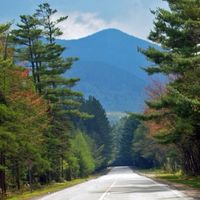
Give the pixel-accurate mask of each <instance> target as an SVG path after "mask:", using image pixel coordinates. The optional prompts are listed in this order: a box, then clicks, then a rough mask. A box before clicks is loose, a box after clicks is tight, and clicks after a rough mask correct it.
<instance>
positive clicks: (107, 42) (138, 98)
mask: <svg viewBox="0 0 200 200" xmlns="http://www.w3.org/2000/svg"><path fill="white" fill-rule="evenodd" d="M58 42H59V44H61V45H63V46H65V47H66V48H67V49H66V51H65V52H64V54H63V56H64V57H69V56H75V57H79V59H80V60H79V61H78V62H76V63H75V64H74V66H73V68H72V69H71V70H70V71H69V72H68V73H67V74H66V75H65V76H66V77H80V78H81V81H80V82H79V84H78V85H77V86H76V88H75V89H77V90H79V91H82V92H83V93H84V94H85V96H89V95H92V96H95V97H96V98H97V99H99V100H100V102H101V103H102V105H103V106H104V108H105V109H106V111H109V112H125V111H135V112H138V111H142V109H143V108H144V99H145V86H146V85H147V84H149V77H148V75H147V74H146V73H145V72H144V71H143V70H142V69H141V67H145V66H148V65H149V62H148V61H147V60H146V58H145V57H144V56H143V55H142V54H141V53H139V52H138V47H141V48H147V47H148V46H155V45H153V44H151V43H149V42H147V41H145V40H142V39H139V38H136V37H133V36H130V35H128V34H126V33H123V32H121V31H119V30H116V29H106V30H103V31H100V32H98V33H95V34H93V35H90V36H88V37H85V38H81V39H78V40H59V41H58ZM158 48H159V47H158Z"/></svg>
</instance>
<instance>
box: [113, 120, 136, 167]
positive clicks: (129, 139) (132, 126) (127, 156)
mask: <svg viewBox="0 0 200 200" xmlns="http://www.w3.org/2000/svg"><path fill="white" fill-rule="evenodd" d="M138 125H139V122H138V121H136V120H135V119H134V118H133V117H128V118H127V119H126V120H125V123H124V126H123V129H122V135H121V140H120V150H119V155H118V160H117V161H116V162H117V163H119V164H121V165H130V166H132V165H133V159H132V143H133V140H134V132H135V130H136V129H137V127H138Z"/></svg>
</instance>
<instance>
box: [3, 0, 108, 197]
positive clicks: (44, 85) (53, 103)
mask: <svg viewBox="0 0 200 200" xmlns="http://www.w3.org/2000/svg"><path fill="white" fill-rule="evenodd" d="M56 13H57V10H55V9H53V8H51V6H50V5H49V4H48V3H44V4H41V5H39V6H38V8H37V9H36V10H35V13H33V14H32V15H21V16H20V22H19V23H18V24H16V26H15V28H13V27H12V24H10V23H7V24H1V25H0V198H1V199H4V198H6V197H7V195H8V194H10V193H12V192H13V193H16V192H17V193H20V192H22V191H24V190H25V191H28V190H29V191H32V192H33V191H35V190H37V189H38V188H45V189H44V190H39V191H37V192H33V193H32V194H40V193H42V194H43V192H44V193H45V191H46V190H48V191H49V190H50V191H51V190H52V189H51V188H54V186H55V189H56V188H57V189H59V188H64V187H67V186H68V185H71V184H74V183H77V182H79V180H80V181H82V180H85V179H84V177H88V176H89V175H90V174H92V173H93V172H94V171H98V170H101V169H103V168H105V167H106V166H107V165H108V163H109V162H110V160H111V156H110V149H111V148H112V140H111V127H110V124H109V122H108V119H107V117H106V113H105V110H104V108H103V107H102V106H101V104H100V102H99V101H98V100H96V99H95V98H94V97H89V99H84V96H83V94H82V93H81V92H78V91H75V90H73V87H74V86H75V85H76V84H78V82H79V78H73V77H72V78H69V77H67V75H66V74H67V72H68V70H69V69H70V68H71V67H72V65H73V63H74V62H76V61H77V60H78V58H76V57H70V58H63V57H62V54H63V52H64V50H65V48H64V47H62V46H61V45H59V44H57V40H56V38H57V37H59V36H61V35H62V31H61V30H60V29H59V28H58V25H59V23H61V22H62V21H64V20H67V18H68V17H67V16H63V17H60V18H57V19H56V17H55V16H56ZM78 178H81V179H78ZM82 178H83V179H82ZM73 180H74V181H73ZM66 181H67V182H66ZM69 181H72V182H69ZM62 182H63V184H62ZM52 183H59V184H55V185H53V186H52V187H51V186H48V187H47V188H46V187H45V186H46V185H51V184H52ZM57 189H56V190H57ZM26 195H29V194H28V193H27V194H25V196H26ZM30 196H31V195H30ZM22 197H23V195H22V196H20V197H19V198H22Z"/></svg>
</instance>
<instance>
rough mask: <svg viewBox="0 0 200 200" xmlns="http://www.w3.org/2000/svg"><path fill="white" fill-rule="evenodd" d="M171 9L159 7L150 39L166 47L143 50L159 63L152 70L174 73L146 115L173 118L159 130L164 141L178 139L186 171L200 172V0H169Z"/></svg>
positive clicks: (150, 68)
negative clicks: (163, 92)
mask: <svg viewBox="0 0 200 200" xmlns="http://www.w3.org/2000/svg"><path fill="white" fill-rule="evenodd" d="M167 2H168V4H169V8H170V10H164V9H161V8H160V9H158V10H157V11H153V14H154V15H155V18H156V19H155V21H154V30H152V31H151V33H150V35H149V39H150V40H152V41H153V42H156V43H160V44H161V46H162V48H163V50H159V49H155V48H152V47H151V48H149V49H147V50H141V51H142V52H143V53H144V54H145V55H146V56H147V58H148V59H149V60H151V61H152V62H154V63H155V65H154V66H151V67H148V68H147V69H146V71H147V72H148V73H149V74H154V73H163V74H165V75H168V76H170V79H171V81H170V83H169V84H168V85H167V90H166V92H165V94H163V95H162V97H161V98H160V99H158V100H153V101H150V102H147V105H148V106H149V107H150V108H151V109H152V110H154V112H151V113H150V114H149V115H148V116H147V117H146V119H147V120H148V119H151V120H152V119H154V120H155V121H157V122H159V121H161V120H162V119H166V120H168V121H169V123H168V125H167V127H165V130H164V131H163V130H162V132H159V133H158V134H157V137H158V138H159V139H160V141H161V142H164V143H174V144H176V145H177V146H178V147H179V149H180V150H181V151H182V156H183V158H184V159H183V167H184V171H185V172H186V173H189V174H200V165H199V163H200V151H199V149H200V148H199V147H200V143H199V141H200V140H199V138H200V134H199V130H200V126H199V117H200V116H199V111H200V102H199V97H200V93H199V91H200V88H199V85H200V84H199V72H200V68H199V63H200V55H199V44H200V39H199V38H200V32H199V30H200V26H199V22H200V20H199V16H200V2H199V1H198V0H177V1H174V0H167Z"/></svg>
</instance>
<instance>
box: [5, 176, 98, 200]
mask: <svg viewBox="0 0 200 200" xmlns="http://www.w3.org/2000/svg"><path fill="white" fill-rule="evenodd" d="M92 178H95V176H91V177H89V178H82V179H75V180H72V181H67V182H64V183H54V184H51V185H48V186H44V187H42V188H40V189H37V190H34V191H32V192H30V191H27V192H24V193H21V194H10V195H9V197H8V198H7V200H30V199H32V198H36V197H40V196H44V195H47V194H49V193H53V192H57V191H59V190H62V189H65V188H68V187H71V186H74V185H77V184H79V183H83V182H85V181H87V180H89V179H92Z"/></svg>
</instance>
